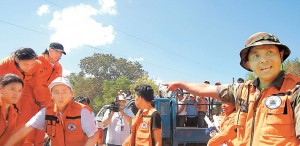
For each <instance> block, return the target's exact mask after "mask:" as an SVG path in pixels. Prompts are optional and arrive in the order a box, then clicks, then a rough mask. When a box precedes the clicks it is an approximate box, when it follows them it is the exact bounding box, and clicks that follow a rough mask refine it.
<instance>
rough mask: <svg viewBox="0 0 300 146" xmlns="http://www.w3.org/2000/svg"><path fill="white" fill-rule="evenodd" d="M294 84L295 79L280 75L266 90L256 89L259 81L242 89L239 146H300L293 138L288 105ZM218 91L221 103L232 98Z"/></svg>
mask: <svg viewBox="0 0 300 146" xmlns="http://www.w3.org/2000/svg"><path fill="white" fill-rule="evenodd" d="M297 82H300V78H299V77H296V76H294V75H290V74H286V75H285V74H284V72H281V73H280V74H279V75H278V77H277V78H276V79H275V80H274V81H273V83H272V86H270V87H269V88H266V89H262V90H260V89H258V86H259V79H256V80H254V81H253V82H252V83H251V84H250V85H245V86H244V88H242V94H241V97H242V99H243V100H244V101H248V106H247V107H248V108H247V109H248V113H247V117H246V119H245V124H246V127H245V137H244V140H243V144H242V145H251V146H256V145H259V146H269V145H280V146H281V145H292V146H298V145H300V143H299V140H298V139H297V138H296V135H295V122H294V118H293V117H294V115H293V109H292V106H291V101H290V100H291V98H292V97H291V93H292V92H293V89H294V88H295V85H296V83H297ZM220 88H222V87H220ZM220 88H219V89H218V91H219V96H220V98H221V99H222V100H228V99H230V98H231V97H232V96H234V95H233V94H234V93H233V92H231V91H230V89H226V88H223V89H220ZM229 88H230V87H229ZM226 92H227V93H226ZM247 99H248V100H247ZM238 116H239V115H238ZM242 122H243V121H242Z"/></svg>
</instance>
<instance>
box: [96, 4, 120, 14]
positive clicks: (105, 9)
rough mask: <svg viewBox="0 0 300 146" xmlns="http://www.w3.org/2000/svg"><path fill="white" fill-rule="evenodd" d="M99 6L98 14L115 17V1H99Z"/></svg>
mask: <svg viewBox="0 0 300 146" xmlns="http://www.w3.org/2000/svg"><path fill="white" fill-rule="evenodd" d="M98 2H99V4H100V5H101V9H100V13H103V14H109V15H116V14H117V8H116V2H115V0H99V1H98Z"/></svg>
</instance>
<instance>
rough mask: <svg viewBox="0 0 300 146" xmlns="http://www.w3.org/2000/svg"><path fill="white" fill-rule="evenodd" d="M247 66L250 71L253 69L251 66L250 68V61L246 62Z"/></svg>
mask: <svg viewBox="0 0 300 146" xmlns="http://www.w3.org/2000/svg"><path fill="white" fill-rule="evenodd" d="M245 66H246V67H247V68H250V69H251V66H250V63H249V61H246V63H245ZM251 70H252V69H251Z"/></svg>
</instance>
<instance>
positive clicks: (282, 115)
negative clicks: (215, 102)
mask: <svg viewBox="0 0 300 146" xmlns="http://www.w3.org/2000/svg"><path fill="white" fill-rule="evenodd" d="M289 55H290V49H289V48H288V47H287V46H286V45H284V44H281V43H280V41H279V39H278V38H277V37H276V36H274V35H272V34H269V33H266V32H259V33H256V34H254V35H252V36H251V37H249V38H248V40H247V41H246V45H245V47H244V48H243V49H242V50H241V52H240V57H241V61H240V64H241V66H242V67H243V68H245V69H246V70H248V71H251V72H253V73H254V74H255V75H256V76H257V78H256V79H255V80H254V81H248V82H247V83H245V84H240V85H220V86H218V87H216V86H210V85H207V84H202V83H200V84H197V83H186V82H172V83H166V84H165V85H166V86H168V89H167V91H170V90H175V89H177V88H183V89H185V90H187V91H188V92H191V93H193V94H196V95H199V96H211V97H214V98H216V99H220V100H223V101H227V102H229V101H233V100H234V99H236V101H238V102H237V103H236V105H238V106H237V107H238V108H237V109H238V110H239V111H238V113H237V114H238V116H236V117H239V119H237V120H236V121H237V122H236V123H235V124H236V125H237V132H238V133H237V134H238V135H239V134H240V135H243V140H242V141H239V142H241V145H251V146H256V145H259V146H269V145H292V146H298V145H300V143H299V139H298V138H297V137H296V130H298V129H296V130H295V127H296V126H297V125H296V126H295V124H297V123H298V122H296V123H295V119H297V117H298V116H299V114H300V113H299V112H300V111H299V110H296V109H297V107H299V104H298V103H299V102H297V101H299V98H300V97H299V94H298V93H297V92H299V89H298V88H299V87H298V86H296V84H297V83H298V84H299V82H300V78H299V77H297V76H295V75H291V74H285V73H284V71H282V70H281V65H282V62H283V61H284V60H286V58H287V57H288V56H289ZM297 89H298V90H297ZM292 105H293V106H292ZM294 112H295V113H294ZM294 115H295V118H294ZM240 130H244V132H242V131H240ZM297 134H298V133H297Z"/></svg>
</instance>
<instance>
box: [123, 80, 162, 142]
mask: <svg viewBox="0 0 300 146" xmlns="http://www.w3.org/2000/svg"><path fill="white" fill-rule="evenodd" d="M134 91H135V105H136V107H138V108H139V111H138V113H137V114H136V116H135V117H134V118H133V119H132V130H131V131H132V133H131V135H130V136H129V137H128V138H127V139H126V141H125V142H124V143H123V146H162V129H161V125H162V124H161V117H160V114H159V113H158V111H157V110H156V109H155V108H154V107H152V105H151V101H152V100H153V99H154V91H153V89H152V87H151V86H150V85H147V84H140V85H137V86H136V87H135V88H134Z"/></svg>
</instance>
